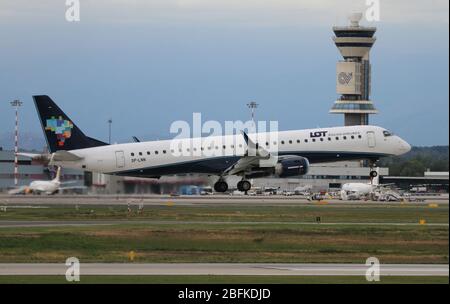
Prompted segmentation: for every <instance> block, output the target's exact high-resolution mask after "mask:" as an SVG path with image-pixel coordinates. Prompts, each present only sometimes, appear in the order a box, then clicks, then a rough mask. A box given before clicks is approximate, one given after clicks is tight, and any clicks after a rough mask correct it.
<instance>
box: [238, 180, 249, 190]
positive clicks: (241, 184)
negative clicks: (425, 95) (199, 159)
mask: <svg viewBox="0 0 450 304" xmlns="http://www.w3.org/2000/svg"><path fill="white" fill-rule="evenodd" d="M251 187H252V184H251V183H250V182H249V181H248V180H241V181H240V182H238V183H237V188H238V190H239V191H241V192H245V193H247V191H248V190H250V188H251Z"/></svg>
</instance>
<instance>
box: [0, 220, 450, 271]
mask: <svg viewBox="0 0 450 304" xmlns="http://www.w3.org/2000/svg"><path fill="white" fill-rule="evenodd" d="M131 250H133V251H135V252H136V253H137V256H136V261H137V262H273V263H274V262H288V263H291V262H296V263H308V262H317V263H319V262H323V263H363V262H364V261H365V259H366V258H367V257H369V256H376V257H378V258H379V259H380V261H381V262H382V263H448V228H447V227H433V226H412V227H410V226H386V227H384V226H381V227H377V226H369V227H366V226H361V227H360V226H346V225H342V226H340V225H336V226H323V225H258V226H252V225H233V224H231V225H207V224H186V225H172V224H164V225H162V224H161V225H156V224H155V225H154V224H152V225H144V224H134V225H133V224H128V225H115V226H93V227H92V226H91V227H64V228H62V227H54V228H42V227H40V228H21V229H20V230H18V229H17V228H7V229H5V228H4V229H0V261H1V262H55V263H58V262H63V261H65V259H66V258H67V257H69V256H76V257H78V258H79V259H80V260H81V261H82V262H126V261H127V259H128V252H129V251H131Z"/></svg>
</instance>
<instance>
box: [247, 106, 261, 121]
mask: <svg viewBox="0 0 450 304" xmlns="http://www.w3.org/2000/svg"><path fill="white" fill-rule="evenodd" d="M258 106H259V104H257V103H256V102H255V101H252V102H249V103H248V104H247V107H248V108H249V109H250V110H251V111H252V121H253V123H255V111H256V108H258Z"/></svg>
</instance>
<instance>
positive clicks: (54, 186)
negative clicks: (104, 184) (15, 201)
mask: <svg viewBox="0 0 450 304" xmlns="http://www.w3.org/2000/svg"><path fill="white" fill-rule="evenodd" d="M68 183H70V182H66V183H61V167H58V169H57V171H56V176H55V178H54V179H52V180H36V181H32V182H31V183H30V185H28V186H22V187H19V188H17V189H12V190H10V191H9V194H31V193H33V194H41V193H44V194H49V195H50V194H55V193H57V192H58V191H60V190H64V189H79V188H84V187H83V186H65V185H66V184H68Z"/></svg>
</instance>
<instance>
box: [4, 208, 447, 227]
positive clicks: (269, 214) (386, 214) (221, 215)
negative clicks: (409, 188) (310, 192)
mask: <svg viewBox="0 0 450 304" xmlns="http://www.w3.org/2000/svg"><path fill="white" fill-rule="evenodd" d="M448 211H449V208H448V205H439V207H438V208H430V207H429V206H427V205H420V206H418V205H411V204H404V205H401V204H399V203H396V204H376V205H374V204H370V205H361V204H359V205H356V204H354V205H341V204H340V205H333V204H329V205H314V204H310V205H298V206H295V205H292V206H238V205H233V206H223V205H218V206H176V205H174V206H172V207H169V206H146V207H145V208H144V210H143V212H142V213H138V212H137V208H136V206H133V207H132V212H131V213H130V214H129V213H128V212H127V208H126V206H82V205H81V206H79V207H78V209H76V208H75V206H69V207H68V206H50V207H49V208H44V209H27V208H13V207H11V208H8V209H7V212H0V220H30V221H32V220H119V219H120V220H144V219H148V220H180V221H260V222H262V221H266V222H278V221H282V222H314V221H315V219H316V217H318V216H320V217H321V219H322V222H325V223H326V222H374V223H388V222H395V223H418V222H419V220H420V219H425V220H426V221H427V222H428V223H448V222H449V217H448V215H449V212H448Z"/></svg>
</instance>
